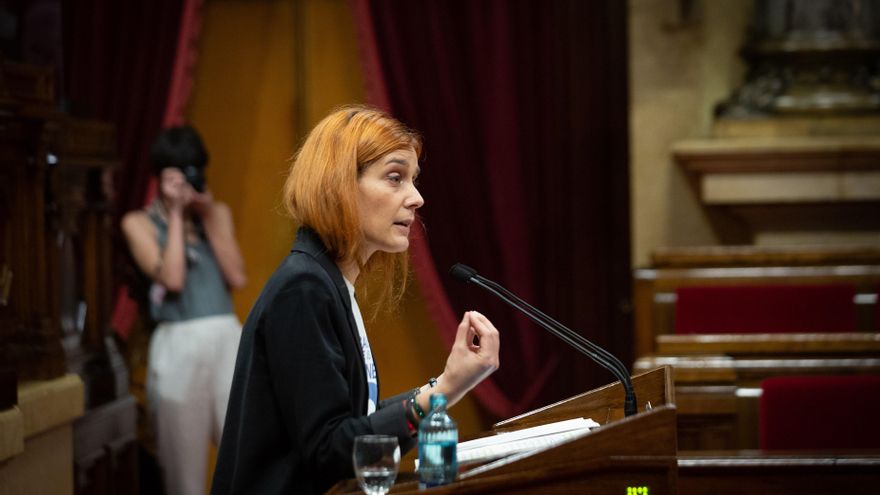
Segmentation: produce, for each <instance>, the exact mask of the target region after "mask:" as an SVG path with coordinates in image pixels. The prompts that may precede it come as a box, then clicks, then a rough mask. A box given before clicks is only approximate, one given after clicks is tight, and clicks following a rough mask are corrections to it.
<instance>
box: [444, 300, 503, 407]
mask: <svg viewBox="0 0 880 495" xmlns="http://www.w3.org/2000/svg"><path fill="white" fill-rule="evenodd" d="M500 347H501V341H500V338H499V335H498V330H497V329H496V328H495V326H494V325H492V322H491V321H489V319H488V318H486V317H485V316H483V315H481V314H480V313H477V312H476V311H468V312H466V313H465V314H464V317H463V318H462V319H461V323H459V324H458V332H457V333H456V334H455V342H454V343H453V344H452V351H451V352H450V353H449V358H447V359H446V368H445V369H444V370H443V375H442V377H441V379H440V385H441V386H442V389H443V390H444V392H445V393H446V395H447V400H448V402H449V404H450V405H452V404H455V403H456V402H458V401H459V400H460V399H461V398H462V397H463V396H464V395H465V394H466V393H467V392H468V391H470V390H471V389H472V388H474V387H475V386H477V384H479V383H480V382H481V381H483V379H485V378H486V377H487V376H489V375H491V374H492V373H493V372H494V371H495V370H497V369H498V367H499V366H500V365H501V363H500V360H499V356H498V352H499V350H500Z"/></svg>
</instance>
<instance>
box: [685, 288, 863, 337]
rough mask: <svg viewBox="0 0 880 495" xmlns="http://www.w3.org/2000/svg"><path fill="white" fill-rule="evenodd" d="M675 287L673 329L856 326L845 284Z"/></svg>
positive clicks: (737, 330)
mask: <svg viewBox="0 0 880 495" xmlns="http://www.w3.org/2000/svg"><path fill="white" fill-rule="evenodd" d="M676 293H677V299H676V303H675V332H676V333H678V334H695V333H702V334H707V333H815V332H853V331H855V330H856V308H855V303H854V301H853V300H854V297H855V294H856V288H855V286H854V285H850V284H832V285H735V286H697V287H680V288H678V289H677V290H676Z"/></svg>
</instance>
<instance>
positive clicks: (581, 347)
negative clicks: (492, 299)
mask: <svg viewBox="0 0 880 495" xmlns="http://www.w3.org/2000/svg"><path fill="white" fill-rule="evenodd" d="M449 273H450V274H451V275H452V276H453V277H454V278H455V279H456V280H459V281H461V282H465V283H473V284H474V285H477V286H478V287H480V288H482V289H483V290H486V291H487V292H489V293H491V294H493V295H494V296H496V297H498V298H499V299H501V300H502V301H504V302H505V303H507V304H508V305H509V306H511V307H512V308H514V309H516V310H518V311H519V312H521V313H523V314H524V315H526V316H527V317H528V318H529V319H530V320H532V321H533V322H535V323H536V324H537V325H538V326H540V327H541V328H543V329H545V330H547V331H548V332H550V333H552V334H553V335H555V336H556V337H558V338H559V339H561V340H562V341H563V342H565V343H566V344H568V345H570V346H571V347H573V348H575V349H576V350H577V351H579V352H580V353H581V354H584V355H586V356H587V357H589V358H590V359H592V360H593V361H595V362H596V363H598V364H599V365H601V366H602V367H603V368H605V369H607V370H608V371H610V372H611V374H613V375H614V377H615V378H617V379H618V380H619V381H620V383H621V384H622V385H623V389H624V402H623V413H624V415H625V416H632V415H634V414H636V412H637V411H638V408H637V405H636V394H635V391H634V390H633V386H632V380H631V379H630V375H629V370H627V368H626V366H624V365H623V363H621V362H620V360H619V359H617V357H615V356H614V355H613V354H611V353H610V352H608V351H606V350H605V349H603V348H601V347H599V346H598V345H596V344H594V343H592V342H590V341H589V340H587V339H586V338H585V337H584V336H582V335H580V334H578V333H576V332H574V331H573V330H571V329H570V328H568V327H566V326H564V325H563V324H561V323H559V322H558V321H556V320H554V319H553V318H551V317H549V316H547V315H546V314H544V312H542V311H541V310H539V309H537V308H535V307H534V306H532V305H531V304H529V303H527V302H525V301H523V300H522V299H520V298H519V297H518V296H517V295H516V294H514V293H512V292H510V291H509V290H507V289H505V288H504V287H502V286H501V285H499V284H497V283H495V282H493V281H491V280H489V279H487V278H485V277H482V276H480V275H479V274H478V273H477V272H476V270H474V269H473V268H470V267H468V266H466V265H462V264H461V263H456V264H455V265H453V266H452V268H451V269H450V270H449Z"/></svg>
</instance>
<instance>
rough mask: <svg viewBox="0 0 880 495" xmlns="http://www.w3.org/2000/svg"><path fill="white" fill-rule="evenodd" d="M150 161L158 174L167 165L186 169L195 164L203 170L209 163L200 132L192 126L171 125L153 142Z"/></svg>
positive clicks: (154, 171)
mask: <svg viewBox="0 0 880 495" xmlns="http://www.w3.org/2000/svg"><path fill="white" fill-rule="evenodd" d="M150 162H152V164H153V173H154V174H156V175H159V174H160V173H161V172H162V169H164V168H167V167H174V168H179V169H181V170H184V169H186V167H188V166H193V167H196V168H197V169H199V170H202V169H204V168H205V166H206V165H207V164H208V152H207V150H205V145H204V144H203V143H202V138H201V137H200V136H199V133H198V132H196V130H195V129H193V128H192V127H190V126H188V125H185V126H180V127H169V128H168V129H165V130H163V131H162V132H161V133H159V136H158V137H157V138H156V141H154V142H153V147H152V149H150Z"/></svg>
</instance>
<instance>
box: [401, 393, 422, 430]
mask: <svg viewBox="0 0 880 495" xmlns="http://www.w3.org/2000/svg"><path fill="white" fill-rule="evenodd" d="M402 404H403V414H404V416H405V419H406V429H407V431H408V432H409V436H411V437H414V436H416V434H417V433H418V432H419V429H418V428H417V427H416V425H417V424H418V422H417V421H416V419H415V417H414V416H413V412H412V408H410V407H409V399H405V400H403V401H402Z"/></svg>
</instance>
